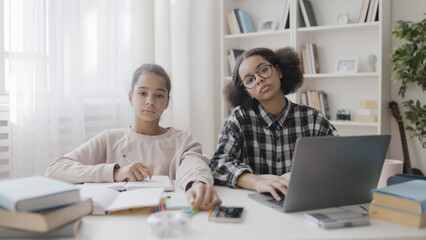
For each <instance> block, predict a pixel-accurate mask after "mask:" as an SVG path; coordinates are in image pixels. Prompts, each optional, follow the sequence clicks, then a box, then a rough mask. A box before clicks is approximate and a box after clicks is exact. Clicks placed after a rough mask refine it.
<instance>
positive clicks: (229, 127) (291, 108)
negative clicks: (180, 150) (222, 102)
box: [210, 99, 337, 187]
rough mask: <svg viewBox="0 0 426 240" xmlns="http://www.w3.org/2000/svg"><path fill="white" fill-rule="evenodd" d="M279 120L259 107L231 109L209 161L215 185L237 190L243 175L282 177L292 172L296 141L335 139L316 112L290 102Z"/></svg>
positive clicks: (329, 126)
mask: <svg viewBox="0 0 426 240" xmlns="http://www.w3.org/2000/svg"><path fill="white" fill-rule="evenodd" d="M286 101H287V106H286V108H285V109H284V111H283V112H282V113H281V115H280V116H279V117H278V118H275V117H274V116H272V115H271V114H270V113H268V112H267V111H266V110H265V109H264V108H263V107H262V105H261V104H259V105H258V106H257V107H255V108H254V109H250V110H244V109H243V108H241V107H240V106H238V107H236V108H234V110H233V111H232V112H231V114H230V116H229V117H228V119H227V120H226V121H225V123H224V125H223V127H222V130H221V132H220V134H219V143H218V148H217V150H216V152H215V154H214V155H213V158H212V159H211V161H210V168H211V170H212V172H213V177H214V179H215V183H217V184H222V185H227V186H229V187H236V183H237V179H238V177H239V176H240V175H241V174H242V173H244V172H250V173H254V174H274V175H282V174H284V173H286V172H289V171H290V169H291V163H292V157H293V151H294V145H295V143H296V139H297V138H300V137H311V136H333V135H337V131H336V129H335V128H334V126H333V125H332V124H331V123H330V122H329V121H328V120H327V119H326V118H325V117H324V115H323V114H322V113H321V112H319V111H318V110H316V109H314V108H311V107H307V106H304V105H298V104H295V103H292V102H290V101H289V100H288V99H286Z"/></svg>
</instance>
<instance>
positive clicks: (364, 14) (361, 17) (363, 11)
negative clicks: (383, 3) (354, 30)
mask: <svg viewBox="0 0 426 240" xmlns="http://www.w3.org/2000/svg"><path fill="white" fill-rule="evenodd" d="M369 4H370V0H363V1H362V5H361V11H360V13H359V18H358V23H363V22H365V19H366V17H367V11H368V5H369Z"/></svg>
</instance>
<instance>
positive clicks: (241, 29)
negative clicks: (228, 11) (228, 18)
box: [232, 8, 243, 33]
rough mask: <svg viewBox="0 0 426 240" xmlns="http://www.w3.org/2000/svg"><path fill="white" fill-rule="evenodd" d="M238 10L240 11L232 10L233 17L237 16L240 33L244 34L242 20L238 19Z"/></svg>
mask: <svg viewBox="0 0 426 240" xmlns="http://www.w3.org/2000/svg"><path fill="white" fill-rule="evenodd" d="M238 10H239V9H238V8H235V9H234V10H232V12H233V15H232V16H235V19H237V26H238V29H239V33H243V28H242V26H241V20H240V18H239V17H238Z"/></svg>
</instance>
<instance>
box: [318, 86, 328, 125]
mask: <svg viewBox="0 0 426 240" xmlns="http://www.w3.org/2000/svg"><path fill="white" fill-rule="evenodd" d="M319 98H320V106H321V112H322V113H323V114H324V116H325V118H327V119H328V120H330V119H331V115H330V106H329V104H328V97H327V94H326V93H325V92H323V91H321V92H319Z"/></svg>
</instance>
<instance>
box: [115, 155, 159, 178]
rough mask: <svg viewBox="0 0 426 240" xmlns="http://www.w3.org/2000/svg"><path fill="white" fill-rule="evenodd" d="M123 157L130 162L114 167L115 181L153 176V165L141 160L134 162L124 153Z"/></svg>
mask: <svg viewBox="0 0 426 240" xmlns="http://www.w3.org/2000/svg"><path fill="white" fill-rule="evenodd" d="M123 158H124V159H126V161H127V162H129V163H130V164H129V165H127V166H124V167H118V168H116V169H114V181H116V182H122V181H143V180H144V179H145V178H147V177H149V178H150V179H151V178H152V173H153V170H152V165H151V164H144V163H141V162H133V161H131V160H130V159H129V158H127V156H126V154H123Z"/></svg>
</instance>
